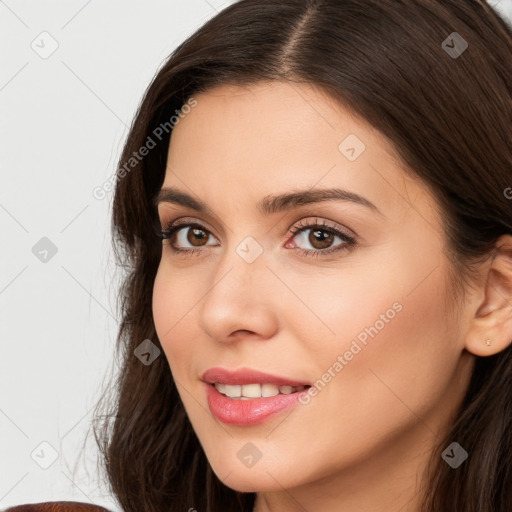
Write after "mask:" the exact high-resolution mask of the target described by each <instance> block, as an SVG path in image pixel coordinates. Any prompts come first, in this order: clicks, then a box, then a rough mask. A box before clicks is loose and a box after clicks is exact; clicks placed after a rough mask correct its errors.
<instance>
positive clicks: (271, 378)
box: [201, 368, 310, 387]
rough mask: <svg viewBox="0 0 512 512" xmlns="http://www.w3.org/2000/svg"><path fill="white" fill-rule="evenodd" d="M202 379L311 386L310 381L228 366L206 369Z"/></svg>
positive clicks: (225, 382) (209, 381)
mask: <svg viewBox="0 0 512 512" xmlns="http://www.w3.org/2000/svg"><path fill="white" fill-rule="evenodd" d="M201 380H203V381H204V382H207V383H209V384H213V383H214V382H218V383H222V384H275V385H276V386H294V387H297V386H309V385H310V383H309V382H301V381H298V380H294V379H288V378H286V377H279V376H277V375H271V374H269V373H263V372H259V371H257V370H252V369H250V368H240V369H239V370H227V369H226V368H210V369H209V370H206V371H205V372H204V373H203V375H202V377H201Z"/></svg>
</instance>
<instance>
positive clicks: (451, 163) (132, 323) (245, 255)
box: [95, 0, 512, 512]
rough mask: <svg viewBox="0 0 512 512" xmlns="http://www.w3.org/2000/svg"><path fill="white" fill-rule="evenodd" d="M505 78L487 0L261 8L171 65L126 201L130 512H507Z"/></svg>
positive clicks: (506, 48) (110, 463) (120, 494)
mask: <svg viewBox="0 0 512 512" xmlns="http://www.w3.org/2000/svg"><path fill="white" fill-rule="evenodd" d="M511 86H512V37H511V28H510V26H508V25H507V24H506V22H505V21H504V19H503V18H501V17H500V16H499V15H498V14H497V13H496V12H495V11H494V10H493V9H492V8H491V7H490V6H489V5H488V4H487V3H485V2H484V1H477V0H443V1H442V2H439V1H435V0H395V1H391V0H326V1H320V0H319V1H306V0H282V1H280V2H275V1H274V0H257V1H256V0H242V1H240V2H237V3H235V4H233V5H231V6H229V7H227V8H226V9H225V10H223V11H222V12H220V13H219V14H218V15H217V16H215V17H214V18H213V19H211V20H209V21H208V22H207V23H206V24H205V25H204V26H203V27H201V28H200V29H199V30H198V31H197V32H196V33H195V34H194V35H192V36H191V37H190V38H188V39H187V40H186V41H185V42H184V43H183V44H181V45H180V46H179V47H178V48H177V49H176V51H175V52H174V53H173V54H172V55H171V56H170V58H169V59H168V61H167V62H166V63H165V65H164V66H163V67H162V69H161V70H160V71H159V72H158V74H157V75H156V77H155V78H154V80H153V81H152V83H151V85H150V86H149V88H148V90H147V92H146V94H145V97H144V99H143V101H142V103H141V106H140V108H139V111H138V113H137V115H136V118H135V120H134V122H133V125H132V128H131V131H130V133H129V136H128V138H127V141H126V145H125V147H124V151H123V153H122V156H121V159H120V162H119V170H118V173H117V180H116V189H115V199H114V205H113V227H114V240H115V247H116V251H117V256H118V261H119V263H120V266H122V267H123V268H126V269H127V270H128V273H127V275H126V277H125V283H124V287H123V289H122V295H121V299H122V301H121V302H122V312H123V320H122V324H121V327H120V331H119V337H118V344H119V350H120V356H121V365H122V367H121V372H120V374H119V377H118V379H117V381H116V382H114V383H113V387H112V391H113V392H114V395H112V393H110V394H107V395H105V400H104V401H102V403H100V404H99V407H98V411H97V413H98V423H97V424H96V425H95V435H96V439H97V441H98V443H99V446H100V449H101V450H102V453H103V456H104V458H105V467H106V475H107V477H108V480H109V482H110V484H111V487H112V491H113V493H114V494H115V496H116V497H117V499H118V500H119V503H120V505H121V506H122V507H123V509H124V510H125V511H137V512H140V511H145V512H150V511H155V512H156V511H158V512H162V511H178V510H179V511H184V510H189V511H210V512H228V511H240V510H243V511H252V510H253V511H255V512H270V511H272V512H274V511H287V512H291V511H304V510H307V511H309V512H316V511H323V512H330V511H338V510H343V511H344V512H354V511H362V510H372V511H373V512H388V511H398V510H400V511H402V512H405V511H407V512H427V511H429V512H430V511H436V512H448V511H454V510H456V511H464V512H490V511H493V512H506V511H510V503H512V491H511V487H512V485H511V484H512V474H511V470H510V456H511V447H512V390H511V378H512V349H511V341H512V188H511V187H512V145H511V141H510V133H511V126H512V87H511ZM171 135H172V137H171ZM100 410H101V412H102V414H99V412H100ZM104 414H105V415H104ZM104 418H106V420H105V419H104Z"/></svg>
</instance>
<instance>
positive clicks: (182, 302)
mask: <svg viewBox="0 0 512 512" xmlns="http://www.w3.org/2000/svg"><path fill="white" fill-rule="evenodd" d="M191 290H192V287H191V286H190V280H188V285H187V281H186V280H185V279H184V278H182V277H180V273H179V272H178V273H176V272H171V271H170V270H169V268H167V267H166V266H165V265H162V264H161V265H160V267H159V268H158V272H157V275H156V277H155V282H154V286H153V300H152V309H153V320H154V323H155V329H156V333H157V335H158V339H159V340H160V343H161V345H162V348H163V350H164V353H165V356H166V357H167V360H168V361H169V364H170V365H171V368H172V371H173V375H176V376H177V375H179V374H183V372H184V370H185V369H186V368H188V367H189V363H190V356H191V354H189V352H190V351H191V348H192V344H191V343H178V342H177V340H180V339H183V340H190V339H194V336H197V334H195V333H197V327H195V325H194V322H193V321H192V310H193V308H194V304H195V303H196V302H197V296H196V295H194V294H193V292H192V291H191ZM176 361H180V364H179V365H176V364H175V362H176ZM176 372H178V373H176Z"/></svg>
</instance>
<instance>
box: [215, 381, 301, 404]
mask: <svg viewBox="0 0 512 512" xmlns="http://www.w3.org/2000/svg"><path fill="white" fill-rule="evenodd" d="M215 388H216V389H217V391H218V392H219V393H222V394H223V395H226V396H228V397H229V398H235V399H239V400H249V399H251V398H261V397H270V396H276V395H279V394H283V395H289V394H290V393H295V392H297V391H302V390H303V389H304V386H297V387H295V386H276V385H275V384H244V385H240V384H222V383H219V382H216V383H215Z"/></svg>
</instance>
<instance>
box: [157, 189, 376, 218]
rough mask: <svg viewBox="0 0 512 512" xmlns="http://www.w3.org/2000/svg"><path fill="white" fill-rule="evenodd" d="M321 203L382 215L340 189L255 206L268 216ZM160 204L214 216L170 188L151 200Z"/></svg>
mask: <svg viewBox="0 0 512 512" xmlns="http://www.w3.org/2000/svg"><path fill="white" fill-rule="evenodd" d="M323 201H346V202H351V203H354V204H359V205H362V206H365V207H367V208H369V209H371V210H373V211H374V212H376V213H378V214H380V215H383V214H382V212H381V211H380V210H379V209H378V208H377V206H375V205H374V204H373V203H372V202H371V201H369V200H368V199H366V198H365V197H362V196H360V195H359V194H356V193H354V192H350V191H348V190H343V189H340V188H326V189H315V190H312V189H309V190H299V191H296V192H288V193H284V194H275V195H268V196H265V197H264V198H263V199H262V200H261V201H260V202H259V203H258V204H257V208H258V210H259V212H260V213H262V214H263V215H270V214H273V213H277V212H281V211H285V210H292V209H294V208H298V207H300V206H303V205H307V204H310V203H319V202H323ZM160 203H174V204H179V205H182V206H187V207H189V208H192V209H194V210H196V211H198V212H201V213H205V214H208V215H211V216H214V213H213V212H212V211H211V210H210V208H209V207H208V206H207V205H206V204H205V203H204V202H202V201H201V200H199V199H196V198H194V197H192V196H191V195H189V194H187V193H185V192H183V191H181V190H178V189H176V188H172V187H163V188H162V189H161V190H160V191H159V192H158V194H157V195H156V197H155V198H154V200H153V204H154V205H155V206H156V207H158V205H159V204H160Z"/></svg>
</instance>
